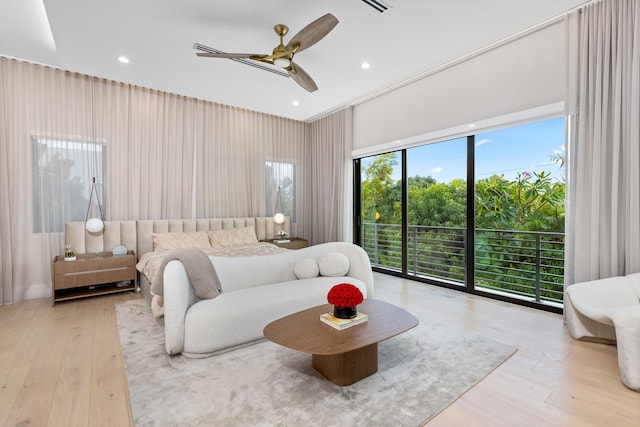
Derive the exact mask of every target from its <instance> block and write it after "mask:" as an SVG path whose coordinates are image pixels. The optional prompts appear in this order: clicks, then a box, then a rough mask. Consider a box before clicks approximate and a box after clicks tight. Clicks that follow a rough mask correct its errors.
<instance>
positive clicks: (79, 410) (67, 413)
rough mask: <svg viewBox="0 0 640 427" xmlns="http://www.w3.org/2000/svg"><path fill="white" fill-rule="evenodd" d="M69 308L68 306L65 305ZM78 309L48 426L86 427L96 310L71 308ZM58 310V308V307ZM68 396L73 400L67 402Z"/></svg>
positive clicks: (92, 308) (86, 307)
mask: <svg viewBox="0 0 640 427" xmlns="http://www.w3.org/2000/svg"><path fill="white" fill-rule="evenodd" d="M67 306H71V304H69V305H67ZM73 306H74V307H77V310H76V311H75V315H74V317H73V323H72V325H71V330H70V334H69V339H68V344H67V349H66V352H65V355H64V359H63V361H62V367H61V369H60V373H59V376H58V384H57V387H56V389H55V393H54V396H53V402H52V408H51V412H50V415H49V422H48V425H49V426H60V427H67V426H68V427H72V426H78V427H82V426H88V425H90V424H89V401H90V398H91V376H92V365H93V364H92V363H87V361H88V360H91V358H92V356H93V346H94V344H95V343H94V341H93V339H94V335H93V332H94V330H95V318H94V317H93V316H92V312H93V310H95V304H94V303H93V301H92V302H91V303H90V304H82V305H79V304H74V305H73ZM58 307H61V306H58ZM69 396H74V397H73V398H71V399H70V398H69Z"/></svg>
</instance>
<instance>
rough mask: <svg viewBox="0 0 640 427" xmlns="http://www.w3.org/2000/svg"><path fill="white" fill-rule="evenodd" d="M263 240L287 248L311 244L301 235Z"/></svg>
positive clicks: (304, 246) (303, 246) (300, 247)
mask: <svg viewBox="0 0 640 427" xmlns="http://www.w3.org/2000/svg"><path fill="white" fill-rule="evenodd" d="M278 240H288V242H282V243H280V242H278ZM261 242H267V243H273V244H274V245H276V246H279V247H281V248H285V249H302V248H306V247H307V246H309V241H308V240H306V239H303V238H301V237H285V238H284V239H266V240H261Z"/></svg>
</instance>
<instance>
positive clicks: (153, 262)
mask: <svg viewBox="0 0 640 427" xmlns="http://www.w3.org/2000/svg"><path fill="white" fill-rule="evenodd" d="M286 250H287V249H283V248H280V247H278V246H276V245H273V244H271V243H265V242H258V243H252V244H248V245H241V246H230V247H225V248H203V249H202V251H203V252H204V253H206V254H207V255H209V256H230V257H237V256H253V255H269V254H275V253H278V252H283V251H286ZM170 252H171V250H163V251H154V252H147V253H146V254H144V255H142V257H141V258H140V261H138V264H136V268H137V269H138V271H139V272H141V273H142V274H144V275H145V277H146V278H147V279H148V280H149V282H150V283H152V282H153V279H154V278H155V276H156V274H158V268H159V267H160V265H161V264H162V260H163V259H164V257H165V256H166V255H167V254H168V253H170Z"/></svg>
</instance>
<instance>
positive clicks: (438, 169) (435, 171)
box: [431, 166, 444, 173]
mask: <svg viewBox="0 0 640 427" xmlns="http://www.w3.org/2000/svg"><path fill="white" fill-rule="evenodd" d="M443 170H444V169H443V168H441V167H440V166H438V167H437V168H433V169H431V172H432V173H440V172H442V171H443Z"/></svg>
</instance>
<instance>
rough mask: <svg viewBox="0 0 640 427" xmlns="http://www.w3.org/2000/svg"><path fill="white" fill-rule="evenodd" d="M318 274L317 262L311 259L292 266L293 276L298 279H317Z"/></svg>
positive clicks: (304, 259)
mask: <svg viewBox="0 0 640 427" xmlns="http://www.w3.org/2000/svg"><path fill="white" fill-rule="evenodd" d="M319 272H320V267H318V261H316V260H315V259H313V258H303V259H301V260H300V261H298V262H296V264H295V265H294V266H293V274H295V275H296V277H297V278H298V279H311V278H312V277H318V273H319Z"/></svg>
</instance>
